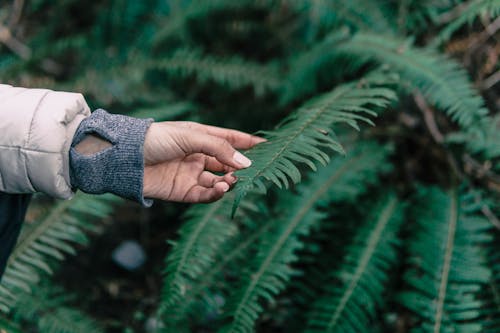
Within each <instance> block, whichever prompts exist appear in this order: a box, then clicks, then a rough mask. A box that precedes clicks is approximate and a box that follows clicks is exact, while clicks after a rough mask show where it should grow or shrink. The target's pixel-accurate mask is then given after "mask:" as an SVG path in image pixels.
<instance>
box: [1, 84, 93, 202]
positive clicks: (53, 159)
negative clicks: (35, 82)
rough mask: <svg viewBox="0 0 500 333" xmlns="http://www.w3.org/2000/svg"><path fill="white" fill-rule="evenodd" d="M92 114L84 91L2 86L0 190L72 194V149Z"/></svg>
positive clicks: (55, 195) (63, 196) (66, 195)
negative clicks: (70, 167) (74, 137)
mask: <svg viewBox="0 0 500 333" xmlns="http://www.w3.org/2000/svg"><path fill="white" fill-rule="evenodd" d="M88 115H90V110H89V107H88V106H87V103H86V102H85V99H84V98H83V96H82V95H81V94H77V93H68V92H56V91H51V90H46V89H25V88H15V87H11V86H8V85H2V84H0V192H6V193H32V192H38V191H40V192H45V193H47V194H49V195H51V196H54V197H58V198H62V199H68V198H70V197H71V196H72V195H73V191H72V189H71V185H70V175H69V149H70V146H71V142H72V139H73V136H74V134H75V131H76V129H77V127H78V125H79V124H80V122H81V121H82V120H83V119H84V118H85V117H87V116H88Z"/></svg>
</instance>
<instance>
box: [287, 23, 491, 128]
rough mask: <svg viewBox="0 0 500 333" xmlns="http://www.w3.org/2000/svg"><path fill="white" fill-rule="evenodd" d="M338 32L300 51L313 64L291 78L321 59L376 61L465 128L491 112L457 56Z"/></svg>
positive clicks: (293, 75) (300, 72) (392, 39)
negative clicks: (454, 57) (342, 35)
mask: <svg viewBox="0 0 500 333" xmlns="http://www.w3.org/2000/svg"><path fill="white" fill-rule="evenodd" d="M338 36H339V32H332V35H329V36H327V37H325V40H324V41H323V42H322V43H321V44H318V46H317V47H316V48H313V49H312V50H310V51H308V52H306V53H304V54H303V55H301V56H300V57H299V59H301V58H302V59H309V60H308V61H309V63H310V64H311V65H309V66H305V67H298V70H297V71H292V72H291V78H300V77H303V76H311V75H314V73H310V72H311V70H312V71H318V70H321V66H320V65H321V63H324V62H325V61H327V60H328V58H330V61H338V62H340V63H343V62H345V61H346V60H345V59H348V61H349V63H350V64H351V65H350V67H351V68H352V71H355V70H357V69H359V68H361V67H362V66H364V65H367V64H370V63H373V62H376V63H379V64H385V65H389V66H390V68H391V70H394V71H396V72H397V73H398V74H399V75H400V78H401V83H402V85H401V86H402V88H404V89H406V90H407V91H408V93H413V92H414V90H420V91H422V93H423V94H424V96H425V97H426V98H427V99H428V100H429V101H430V102H432V103H433V104H434V105H435V106H436V107H438V108H439V109H442V110H443V111H445V112H446V113H447V114H448V115H449V116H450V117H451V118H452V119H453V120H454V121H456V122H457V123H458V124H459V125H460V126H462V127H463V128H468V127H470V126H471V125H472V124H474V123H475V122H477V121H479V120H480V119H482V118H483V117H484V115H486V114H487V113H488V111H487V110H486V109H485V108H484V103H483V99H482V97H481V96H480V95H479V94H478V93H477V92H476V91H475V90H474V89H473V88H472V85H471V82H470V80H469V78H468V75H467V73H466V71H465V70H464V69H463V68H462V67H461V66H460V65H459V64H457V63H456V62H455V61H454V60H452V59H450V58H448V57H446V56H444V55H442V54H440V53H438V52H436V51H434V50H432V49H426V48H417V47H414V46H412V45H411V43H410V42H409V41H404V40H401V39H398V38H396V37H392V36H387V35H380V34H378V35H376V34H372V33H367V32H359V33H356V34H354V36H352V38H340V37H338ZM318 50H321V51H320V52H318ZM317 64H319V66H317ZM303 71H305V72H303ZM316 74H317V73H316ZM292 82H295V81H292ZM292 88H293V87H292ZM289 89H291V88H289ZM298 89H299V91H300V89H301V88H300V87H299V88H298ZM292 92H293V90H292ZM285 93H286V90H285Z"/></svg>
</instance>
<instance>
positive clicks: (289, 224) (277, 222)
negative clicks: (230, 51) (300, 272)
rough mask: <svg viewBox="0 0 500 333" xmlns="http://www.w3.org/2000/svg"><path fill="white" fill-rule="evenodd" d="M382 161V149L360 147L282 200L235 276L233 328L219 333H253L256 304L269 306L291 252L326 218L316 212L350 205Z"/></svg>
mask: <svg viewBox="0 0 500 333" xmlns="http://www.w3.org/2000/svg"><path fill="white" fill-rule="evenodd" d="M377 151H378V153H377ZM369 152H372V153H374V155H371V154H370V153H369ZM372 157H373V158H374V159H372ZM386 158H387V150H385V149H384V148H382V147H377V146H373V145H371V144H366V145H364V144H361V145H360V147H358V149H353V153H352V154H348V155H347V158H342V157H338V158H337V159H335V160H334V162H332V163H330V165H328V166H327V167H325V168H322V170H320V171H319V172H318V173H317V174H315V175H314V177H313V178H312V179H311V181H309V182H308V183H306V184H304V185H303V186H299V188H298V189H297V193H298V194H296V195H290V194H288V193H284V194H282V195H281V197H280V202H279V203H278V207H280V206H281V207H286V209H285V211H283V213H281V214H280V215H279V216H277V217H276V218H275V219H274V221H273V222H272V226H270V229H269V230H266V233H265V234H263V235H262V236H261V237H259V238H258V239H259V243H258V244H257V246H258V250H257V255H256V256H255V258H254V259H252V260H251V267H250V269H247V268H244V270H243V272H242V273H240V274H241V275H242V276H243V278H242V280H241V285H240V287H239V288H238V290H237V291H236V292H234V294H233V296H232V297H231V299H230V301H229V302H228V304H227V307H226V312H227V313H228V314H229V315H230V317H231V319H232V323H231V324H229V325H227V326H226V327H225V328H224V329H223V331H228V332H251V331H252V328H253V325H254V323H255V321H256V320H257V318H258V316H259V314H260V313H261V312H262V311H263V305H262V303H261V300H263V299H265V300H267V301H270V300H272V299H273V298H274V297H275V296H276V295H277V294H279V293H280V292H281V291H282V290H283V289H284V288H285V287H286V285H287V283H288V281H289V280H290V278H291V277H292V275H293V274H294V273H295V270H294V268H292V266H291V265H290V264H291V263H293V262H294V261H295V260H296V259H297V256H296V253H295V252H296V251H297V250H298V249H300V248H301V247H302V246H303V243H302V240H301V239H300V238H301V237H302V236H304V235H307V234H308V233H309V231H310V229H311V227H312V226H313V225H315V224H317V223H318V222H319V221H320V220H322V219H323V217H324V216H325V213H324V212H323V211H321V210H319V207H320V206H323V205H325V204H326V203H327V202H335V201H342V200H353V199H354V198H355V197H357V196H358V195H359V194H360V193H362V192H363V191H364V189H366V187H367V185H368V184H370V183H371V182H372V181H374V180H376V175H377V174H378V173H379V172H381V171H382V170H387V162H386ZM356 185H358V186H356ZM240 250H241V249H240Z"/></svg>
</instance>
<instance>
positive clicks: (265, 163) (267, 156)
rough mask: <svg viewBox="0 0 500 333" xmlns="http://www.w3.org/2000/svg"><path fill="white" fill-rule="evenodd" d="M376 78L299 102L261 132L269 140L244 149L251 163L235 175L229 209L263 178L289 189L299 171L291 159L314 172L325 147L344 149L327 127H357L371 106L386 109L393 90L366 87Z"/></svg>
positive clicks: (261, 186)
mask: <svg viewBox="0 0 500 333" xmlns="http://www.w3.org/2000/svg"><path fill="white" fill-rule="evenodd" d="M379 79H380V76H378V75H373V76H371V77H369V78H368V79H367V80H360V81H359V82H354V83H350V84H345V85H342V86H340V87H337V88H336V89H334V90H333V91H331V92H329V93H326V94H324V95H322V96H320V97H318V98H314V99H312V100H311V101H309V102H307V103H306V104H304V105H303V106H302V107H301V108H299V109H298V110H297V111H296V112H295V113H293V114H292V115H290V116H289V117H287V118H286V119H285V120H284V121H283V122H282V123H281V124H280V125H279V126H278V128H277V129H276V130H275V131H272V132H264V134H265V135H266V136H267V139H268V141H267V142H265V143H263V144H260V145H258V146H256V147H255V148H253V149H252V150H250V151H249V152H248V155H247V156H248V157H249V158H250V159H251V160H252V161H253V164H252V167H251V168H248V169H245V170H242V171H239V172H238V173H237V175H238V177H239V182H238V184H237V186H236V189H235V190H236V200H235V205H234V206H233V213H234V211H235V209H236V207H237V205H238V204H239V202H240V200H241V199H242V198H243V197H244V196H245V195H246V193H247V192H248V191H250V190H252V189H253V188H254V187H257V188H258V189H260V190H262V191H265V190H266V187H265V185H264V183H263V179H267V180H270V181H271V182H273V183H274V184H275V185H276V186H278V187H279V188H282V187H288V186H289V184H290V180H291V181H292V182H293V183H298V182H299V181H300V179H301V173H300V171H299V169H298V168H297V166H295V165H294V164H293V162H295V163H303V164H306V165H308V166H309V167H310V168H311V169H313V170H316V166H315V164H314V162H320V163H322V164H326V163H327V162H328V160H329V155H328V154H327V153H326V152H325V151H335V152H338V153H344V150H343V148H342V146H341V144H340V143H339V142H338V141H337V140H336V138H335V134H334V133H333V131H332V126H333V125H334V124H338V123H346V124H348V125H349V126H351V127H353V128H355V129H358V121H362V122H367V123H369V124H372V122H371V120H369V119H368V118H367V117H366V115H371V116H375V115H376V112H375V111H373V110H372V109H374V108H383V107H386V106H387V105H388V104H389V102H390V101H391V100H392V99H394V98H395V94H394V92H393V91H391V90H389V89H387V88H381V87H377V86H375V87H374V86H372V85H371V83H372V82H377V81H378V80H379Z"/></svg>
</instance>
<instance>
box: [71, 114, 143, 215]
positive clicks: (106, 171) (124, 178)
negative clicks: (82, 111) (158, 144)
mask: <svg viewBox="0 0 500 333" xmlns="http://www.w3.org/2000/svg"><path fill="white" fill-rule="evenodd" d="M152 122H153V120H152V119H138V118H132V117H127V116H123V115H116V114H110V113H107V112H106V111H104V110H96V111H94V112H93V113H92V114H91V115H90V116H89V117H88V118H86V119H84V120H83V121H82V122H81V124H80V126H79V127H78V129H77V130H76V133H75V136H74V138H73V142H72V144H71V149H70V167H71V169H70V173H71V174H70V178H71V185H72V186H73V187H75V188H78V189H80V190H82V191H83V192H86V193H92V194H101V193H106V192H109V193H114V194H116V195H119V196H121V197H124V198H127V199H131V200H135V201H137V202H139V203H141V204H142V205H144V206H147V207H149V206H151V205H152V204H153V201H152V200H151V199H145V198H144V196H143V192H142V190H143V185H144V184H143V182H144V151H143V147H144V138H145V136H146V131H147V130H148V128H149V126H150V125H151V123H152ZM88 134H94V135H97V136H100V137H102V138H103V139H105V140H107V141H109V142H110V143H111V144H112V146H111V147H109V148H106V149H104V150H102V151H100V152H97V153H95V154H92V155H83V154H80V153H79V152H77V151H76V149H75V146H76V145H77V144H78V143H80V142H81V141H82V140H83V139H84V138H85V137H86V136H87V135H88Z"/></svg>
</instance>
